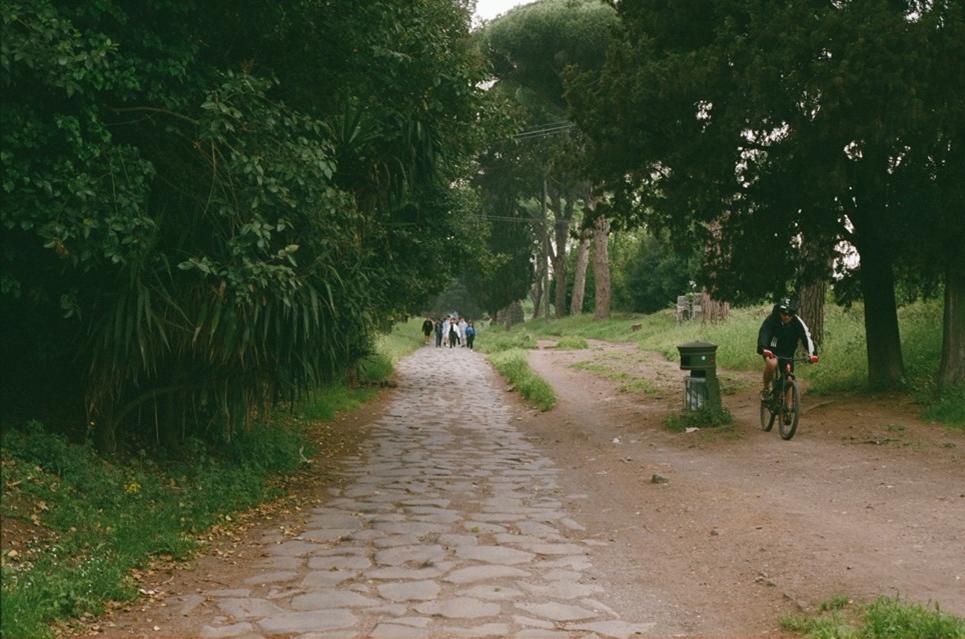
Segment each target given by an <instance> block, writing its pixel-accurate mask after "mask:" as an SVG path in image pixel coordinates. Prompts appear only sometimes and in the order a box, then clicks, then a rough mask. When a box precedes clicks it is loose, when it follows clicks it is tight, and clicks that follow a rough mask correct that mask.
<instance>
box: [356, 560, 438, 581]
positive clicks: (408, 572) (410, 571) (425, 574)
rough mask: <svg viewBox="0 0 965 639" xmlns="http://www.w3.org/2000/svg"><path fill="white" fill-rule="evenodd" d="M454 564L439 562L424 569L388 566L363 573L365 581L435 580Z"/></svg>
mask: <svg viewBox="0 0 965 639" xmlns="http://www.w3.org/2000/svg"><path fill="white" fill-rule="evenodd" d="M455 565H456V564H455V563H454V562H451V561H440V562H439V563H434V564H432V565H431V566H428V567H426V568H407V567H405V566H390V567H387V568H373V569H371V570H367V571H365V578H366V579H435V578H436V577H441V576H442V575H444V574H446V573H447V572H449V570H450V569H451V568H452V567H453V566H455Z"/></svg>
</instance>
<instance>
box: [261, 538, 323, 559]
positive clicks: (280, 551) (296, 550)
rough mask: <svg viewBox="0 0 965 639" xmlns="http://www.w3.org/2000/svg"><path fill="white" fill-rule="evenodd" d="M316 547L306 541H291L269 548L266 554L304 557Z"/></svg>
mask: <svg viewBox="0 0 965 639" xmlns="http://www.w3.org/2000/svg"><path fill="white" fill-rule="evenodd" d="M316 547H317V545H316V544H313V543H310V542H307V541H297V540H292V541H286V542H284V543H280V544H276V545H274V546H269V547H268V552H269V553H271V554H272V555H280V556H283V557H304V556H305V555H307V554H309V553H311V552H312V550H314V549H315V548H316Z"/></svg>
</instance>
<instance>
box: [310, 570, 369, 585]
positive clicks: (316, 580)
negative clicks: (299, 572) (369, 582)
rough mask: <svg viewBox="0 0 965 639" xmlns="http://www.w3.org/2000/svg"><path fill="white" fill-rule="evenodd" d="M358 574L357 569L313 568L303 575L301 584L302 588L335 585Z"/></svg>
mask: <svg viewBox="0 0 965 639" xmlns="http://www.w3.org/2000/svg"><path fill="white" fill-rule="evenodd" d="M358 574H359V573H358V571H357V570H313V571H312V572H309V573H307V574H306V575H305V578H304V579H302V581H301V585H302V587H303V588H324V587H326V586H336V585H338V584H340V583H342V582H343V581H348V580H349V579H355V577H357V576H358Z"/></svg>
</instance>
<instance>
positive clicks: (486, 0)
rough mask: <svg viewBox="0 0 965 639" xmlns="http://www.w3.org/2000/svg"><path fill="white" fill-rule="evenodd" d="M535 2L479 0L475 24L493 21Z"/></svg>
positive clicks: (474, 18)
mask: <svg viewBox="0 0 965 639" xmlns="http://www.w3.org/2000/svg"><path fill="white" fill-rule="evenodd" d="M532 1H533V0H478V2H477V3H476V13H475V14H474V15H473V24H479V22H481V21H482V20H492V19H493V18H495V17H496V16H498V15H499V14H501V13H506V12H507V11H509V10H510V9H512V8H513V7H515V6H516V5H519V4H529V3H530V2H532Z"/></svg>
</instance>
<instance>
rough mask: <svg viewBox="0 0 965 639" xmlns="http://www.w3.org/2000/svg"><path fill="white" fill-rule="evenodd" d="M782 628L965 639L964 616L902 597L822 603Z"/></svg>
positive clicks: (862, 637) (819, 635)
mask: <svg viewBox="0 0 965 639" xmlns="http://www.w3.org/2000/svg"><path fill="white" fill-rule="evenodd" d="M781 628H783V629H784V630H788V631H790V632H796V633H798V634H800V635H803V636H805V637H808V638H809V639H911V638H914V639H962V638H963V637H965V619H962V618H960V617H955V616H953V615H948V614H945V613H942V612H941V610H940V609H939V608H938V607H937V606H935V607H934V608H932V607H925V606H921V605H919V604H914V603H908V602H904V601H902V600H901V599H900V598H899V597H894V598H892V597H880V598H878V599H877V600H876V601H874V602H873V603H871V604H869V605H866V606H855V605H854V604H852V602H851V601H849V600H848V599H847V598H844V597H835V598H834V599H832V600H830V601H828V602H826V603H825V604H822V605H821V613H820V614H818V615H815V616H810V617H800V616H794V617H784V618H783V619H781Z"/></svg>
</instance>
